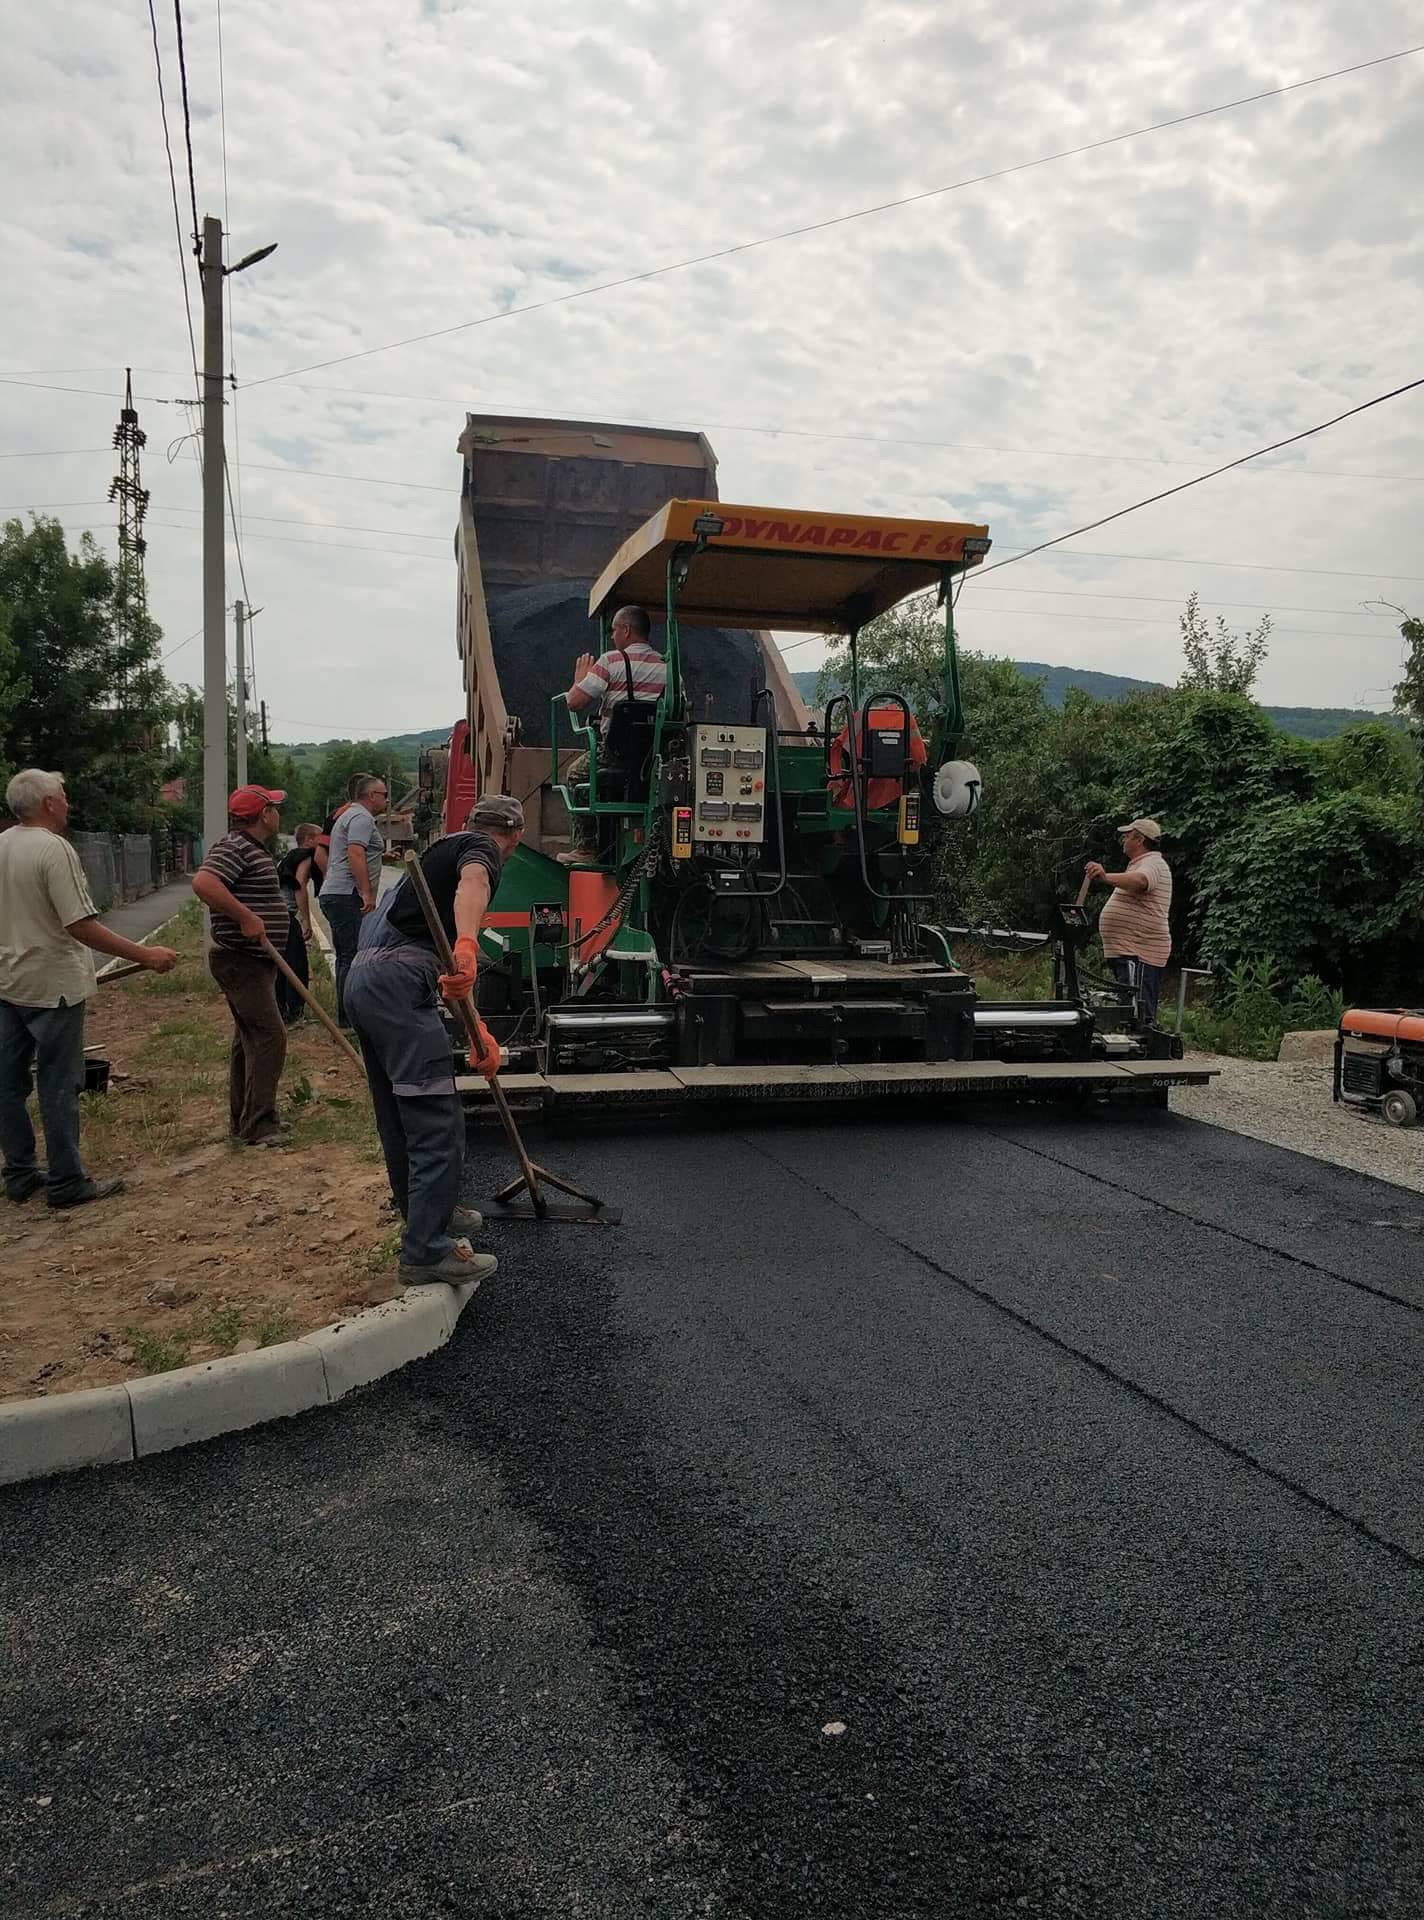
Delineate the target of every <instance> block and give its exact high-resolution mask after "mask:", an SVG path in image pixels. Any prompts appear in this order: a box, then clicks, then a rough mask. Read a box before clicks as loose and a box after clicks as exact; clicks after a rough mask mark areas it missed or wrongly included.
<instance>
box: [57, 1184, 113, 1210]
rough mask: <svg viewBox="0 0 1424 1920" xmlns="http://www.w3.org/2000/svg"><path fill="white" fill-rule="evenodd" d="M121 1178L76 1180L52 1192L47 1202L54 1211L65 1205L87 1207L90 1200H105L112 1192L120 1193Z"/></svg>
mask: <svg viewBox="0 0 1424 1920" xmlns="http://www.w3.org/2000/svg"><path fill="white" fill-rule="evenodd" d="M123 1190H124V1183H123V1181H122V1180H78V1181H76V1182H75V1184H74V1185H73V1186H72V1187H61V1188H60V1190H59V1192H58V1193H52V1194H51V1195H50V1197H49V1204H50V1206H52V1207H53V1208H54V1209H55V1211H56V1212H61V1211H63V1210H64V1209H65V1208H67V1207H87V1206H88V1204H89V1202H90V1201H91V1200H107V1199H108V1198H109V1195H110V1194H112V1193H122V1192H123Z"/></svg>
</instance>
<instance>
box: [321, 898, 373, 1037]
mask: <svg viewBox="0 0 1424 1920" xmlns="http://www.w3.org/2000/svg"><path fill="white" fill-rule="evenodd" d="M320 900H321V910H322V912H323V913H324V914H325V915H326V924H327V925H328V926H329V927H330V928H331V946H332V951H333V952H334V954H335V955H336V966H335V968H334V969H333V971H334V972H335V974H336V1020H337V1024H338V1026H343V1027H345V1026H349V1025H350V1022H349V1021H348V1020H347V1018H346V976H347V974H348V973H350V971H351V962H352V961H353V960H354V959H355V958H356V945H357V942H358V941H359V940H360V938H361V922H362V920H363V919H364V918H365V916H364V915H363V913H362V912H361V896H360V894H359V893H323V894H322V895H321V896H320Z"/></svg>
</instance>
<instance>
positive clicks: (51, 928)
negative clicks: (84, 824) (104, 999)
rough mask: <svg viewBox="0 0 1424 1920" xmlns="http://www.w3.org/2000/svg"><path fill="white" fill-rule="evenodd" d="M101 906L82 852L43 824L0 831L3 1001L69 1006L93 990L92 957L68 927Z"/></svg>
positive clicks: (0, 989) (0, 978) (0, 985)
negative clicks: (92, 894)
mask: <svg viewBox="0 0 1424 1920" xmlns="http://www.w3.org/2000/svg"><path fill="white" fill-rule="evenodd" d="M98 911H99V909H98V908H97V907H96V906H95V905H94V902H93V900H92V899H91V898H90V894H89V886H88V883H87V881H86V880H85V878H84V869H83V867H81V866H80V864H79V855H78V854H77V853H76V852H75V851H74V849H73V847H71V846H70V844H69V842H68V841H67V840H65V839H62V838H61V837H60V835H59V834H57V833H51V832H50V831H49V830H48V828H46V827H11V828H10V829H9V831H8V832H6V833H0V1000H9V1001H10V1002H12V1003H13V1004H14V1005H15V1006H20V1007H57V1006H59V1004H60V1003H61V1001H62V1002H63V1003H64V1004H65V1005H66V1006H71V1007H72V1006H74V1005H75V1004H76V1003H77V1002H78V1001H80V1000H87V999H88V998H89V996H90V995H91V994H92V993H93V992H94V956H93V954H92V953H91V952H90V951H89V949H88V947H85V946H81V945H80V943H79V942H78V941H77V940H75V939H74V938H73V937H72V936H71V935H70V934H69V933H67V932H66V931H65V929H66V928H68V927H72V926H73V925H74V923H75V921H76V920H88V919H90V918H92V916H93V915H94V914H96V913H97V912H98Z"/></svg>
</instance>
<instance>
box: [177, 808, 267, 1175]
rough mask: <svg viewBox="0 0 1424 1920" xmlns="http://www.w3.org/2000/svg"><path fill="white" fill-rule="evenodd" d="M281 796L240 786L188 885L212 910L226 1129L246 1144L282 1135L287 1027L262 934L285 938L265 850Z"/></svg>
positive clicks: (212, 968)
mask: <svg viewBox="0 0 1424 1920" xmlns="http://www.w3.org/2000/svg"><path fill="white" fill-rule="evenodd" d="M286 797H287V796H286V794H285V793H282V792H280V791H276V790H272V789H269V788H267V787H239V788H238V790H237V792H236V793H234V794H231V795H230V796H229V797H228V803H227V810H228V816H229V818H230V819H231V821H232V831H231V832H230V833H225V834H224V835H223V837H222V839H221V840H218V841H216V842H215V843H214V845H212V846H211V847H209V848H208V852H207V857H206V859H205V860H204V861H203V864H202V866H200V867H199V869H198V871H197V872H196V873H195V874H194V875H193V891H194V893H196V894H197V896H198V898H199V899H200V900H201V901H202V903H203V905H204V906H205V907H206V908H207V909H208V911H209V912H210V913H211V914H212V916H213V948H212V952H211V953H210V954H209V955H208V968H209V971H210V972H211V973H212V976H213V978H214V980H216V981H217V983H218V985H219V986H220V987H221V988H222V990H223V994H224V996H225V998H226V1000H227V1004H228V1006H229V1008H230V1009H231V1012H232V1022H233V1028H234V1032H233V1037H232V1064H231V1068H230V1072H229V1080H228V1098H229V1102H230V1105H231V1111H232V1137H233V1139H234V1140H235V1141H241V1142H242V1143H243V1144H244V1145H246V1146H249V1147H269V1146H274V1145H280V1143H281V1140H282V1137H283V1135H282V1128H281V1123H280V1122H279V1120H278V1118H277V1084H278V1082H279V1081H280V1080H281V1078H282V1066H283V1063H284V1061H285V1060H286V1058H287V1028H286V1024H285V1022H284V1021H283V1019H282V1015H281V1013H280V1011H279V1010H278V1007H277V966H276V962H275V961H273V960H271V959H269V958H268V956H267V954H266V953H264V952H263V950H262V945H261V942H262V940H263V938H264V937H265V938H266V939H267V940H269V941H270V942H271V944H272V946H273V947H274V948H276V949H277V951H278V952H280V951H281V949H282V946H283V944H284V943H285V941H286V938H287V903H286V902H285V901H284V900H283V898H282V887H281V882H280V881H279V880H278V878H277V867H276V862H275V861H274V860H273V858H272V842H273V840H274V839H275V838H276V834H277V828H278V826H279V824H280V822H281V813H280V811H279V809H280V807H281V805H282V802H283V801H284V800H285V799H286Z"/></svg>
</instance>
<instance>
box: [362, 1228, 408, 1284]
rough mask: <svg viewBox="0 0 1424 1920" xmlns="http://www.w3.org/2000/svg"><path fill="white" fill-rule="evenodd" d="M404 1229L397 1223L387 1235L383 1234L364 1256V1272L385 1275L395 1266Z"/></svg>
mask: <svg viewBox="0 0 1424 1920" xmlns="http://www.w3.org/2000/svg"><path fill="white" fill-rule="evenodd" d="M404 1231H405V1229H404V1228H403V1227H402V1226H401V1225H400V1224H399V1223H397V1224H396V1225H395V1226H393V1227H392V1228H391V1230H390V1231H389V1233H383V1234H382V1235H381V1237H380V1239H379V1240H378V1241H377V1242H376V1244H375V1246H374V1247H372V1249H371V1251H370V1252H369V1253H368V1254H367V1255H366V1259H365V1265H366V1271H367V1272H368V1273H373V1274H381V1273H387V1272H389V1271H390V1269H391V1268H392V1267H393V1266H394V1265H395V1263H396V1260H397V1258H398V1257H399V1254H400V1243H401V1234H402V1233H403V1232H404Z"/></svg>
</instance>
